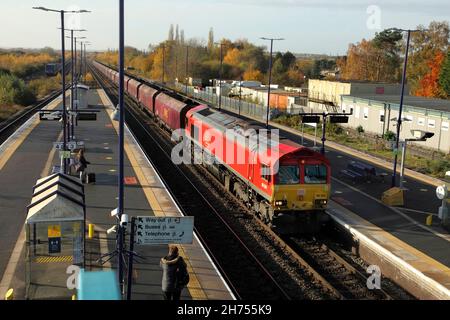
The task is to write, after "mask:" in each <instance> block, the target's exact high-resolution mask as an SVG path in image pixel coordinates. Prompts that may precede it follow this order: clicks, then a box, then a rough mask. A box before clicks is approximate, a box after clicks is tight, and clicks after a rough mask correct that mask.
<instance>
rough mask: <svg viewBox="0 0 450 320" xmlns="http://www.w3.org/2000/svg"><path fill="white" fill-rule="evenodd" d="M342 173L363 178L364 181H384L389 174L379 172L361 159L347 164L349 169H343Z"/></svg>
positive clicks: (353, 177) (355, 177)
mask: <svg viewBox="0 0 450 320" xmlns="http://www.w3.org/2000/svg"><path fill="white" fill-rule="evenodd" d="M341 173H342V174H343V175H346V176H348V177H350V178H352V179H357V178H361V179H363V180H364V181H367V182H372V181H374V180H378V181H380V182H381V181H382V182H384V178H385V177H386V176H387V174H385V173H381V174H378V172H377V169H376V168H375V167H374V166H372V165H370V164H365V163H362V162H359V161H352V162H350V163H349V164H348V165H347V169H345V170H342V171H341Z"/></svg>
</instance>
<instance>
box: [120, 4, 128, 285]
mask: <svg viewBox="0 0 450 320" xmlns="http://www.w3.org/2000/svg"><path fill="white" fill-rule="evenodd" d="M124 11H125V6H124V0H119V177H118V179H119V181H118V184H119V206H118V214H119V226H118V232H117V237H118V242H117V247H118V248H117V252H118V269H119V274H118V276H119V285H120V289H121V292H122V294H123V292H124V291H123V290H124V271H123V269H124V256H123V247H124V235H125V234H124V233H125V229H124V224H123V222H125V223H126V222H127V221H126V220H128V219H127V215H125V214H124V182H123V179H124V123H125V113H124V86H123V81H124V68H125V14H124Z"/></svg>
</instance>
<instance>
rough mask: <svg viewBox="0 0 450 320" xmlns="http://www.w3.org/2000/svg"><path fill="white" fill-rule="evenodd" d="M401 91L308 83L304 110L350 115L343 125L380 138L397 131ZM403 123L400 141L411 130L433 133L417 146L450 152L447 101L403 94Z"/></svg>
mask: <svg viewBox="0 0 450 320" xmlns="http://www.w3.org/2000/svg"><path fill="white" fill-rule="evenodd" d="M400 89H401V86H400V85H399V84H383V83H363V82H341V81H323V80H310V83H309V102H308V107H307V108H305V111H306V112H322V111H329V112H331V111H338V112H348V113H349V112H352V113H353V114H352V115H351V116H350V117H349V122H348V124H344V126H348V127H351V128H354V129H356V128H358V127H359V126H361V127H362V128H363V129H364V131H365V132H368V133H371V134H376V135H379V136H382V135H384V134H385V133H386V132H387V131H392V132H396V125H397V118H398V113H399V106H400ZM408 91H409V90H408V88H406V90H405V92H406V93H407V92H408ZM402 120H403V124H402V128H401V133H400V138H401V139H405V138H411V137H412V136H411V132H410V131H411V130H412V129H414V130H423V131H428V132H432V133H434V136H433V137H432V138H431V139H428V140H427V141H426V142H419V144H420V146H423V147H427V148H431V149H435V150H440V151H442V152H444V153H449V152H450V132H449V123H450V100H443V99H431V98H424V97H416V96H410V95H405V96H404V100H403V112H402Z"/></svg>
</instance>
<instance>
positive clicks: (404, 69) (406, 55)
mask: <svg viewBox="0 0 450 320" xmlns="http://www.w3.org/2000/svg"><path fill="white" fill-rule="evenodd" d="M389 30H393V31H402V32H405V31H406V32H407V38H406V52H405V60H404V62H403V74H402V90H401V94H400V106H399V111H398V119H397V136H396V138H395V151H396V152H395V153H394V171H393V173H392V184H391V186H392V187H395V186H396V184H397V159H398V148H399V144H400V129H401V126H402V111H403V97H404V93H405V83H406V67H407V65H408V52H409V42H410V39H411V33H412V32H416V31H419V30H403V29H397V28H391V29H389Z"/></svg>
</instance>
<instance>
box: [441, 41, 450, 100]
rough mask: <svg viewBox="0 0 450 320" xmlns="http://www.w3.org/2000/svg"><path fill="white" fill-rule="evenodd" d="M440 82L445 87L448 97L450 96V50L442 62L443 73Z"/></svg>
mask: <svg viewBox="0 0 450 320" xmlns="http://www.w3.org/2000/svg"><path fill="white" fill-rule="evenodd" d="M439 84H440V85H441V87H442V89H444V91H445V93H446V94H447V97H450V50H449V51H447V57H446V58H445V60H444V63H443V64H442V69H441V74H440V75H439Z"/></svg>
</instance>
